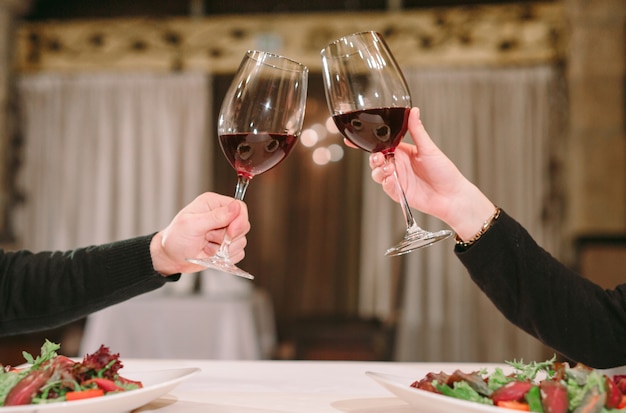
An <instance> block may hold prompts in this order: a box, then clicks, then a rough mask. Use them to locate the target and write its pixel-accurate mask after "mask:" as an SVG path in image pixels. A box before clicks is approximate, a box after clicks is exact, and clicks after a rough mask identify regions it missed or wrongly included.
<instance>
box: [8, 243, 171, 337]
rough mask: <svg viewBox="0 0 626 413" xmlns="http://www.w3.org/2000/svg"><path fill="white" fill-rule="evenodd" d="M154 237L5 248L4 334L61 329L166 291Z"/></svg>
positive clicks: (169, 278)
mask: <svg viewBox="0 0 626 413" xmlns="http://www.w3.org/2000/svg"><path fill="white" fill-rule="evenodd" d="M151 239H152V235H150V236H143V237H137V238H133V239H129V240H125V241H119V242H113V243H109V244H104V245H98V246H91V247H86V248H79V249H75V250H72V251H67V252H40V253H32V252H29V251H17V252H3V251H2V250H0V336H7V335H12V334H21V333H27V332H32V331H36V330H44V329H48V328H54V327H58V326H60V325H63V324H66V323H68V322H71V321H74V320H77V319H80V318H82V317H84V316H86V315H87V314H89V313H92V312H94V311H97V310H100V309H102V308H104V307H107V306H110V305H113V304H116V303H119V302H121V301H124V300H127V299H129V298H131V297H134V296H136V295H139V294H142V293H145V292H148V291H151V290H154V289H156V288H158V287H161V286H162V285H163V284H165V283H166V282H167V281H170V280H176V279H178V277H177V276H172V277H167V278H166V277H163V276H162V275H160V274H158V273H156V272H155V271H154V269H153V266H152V259H151V256H150V240H151Z"/></svg>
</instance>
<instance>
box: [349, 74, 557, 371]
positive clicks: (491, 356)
mask: <svg viewBox="0 0 626 413" xmlns="http://www.w3.org/2000/svg"><path fill="white" fill-rule="evenodd" d="M405 75H406V77H407V81H408V83H409V85H410V88H411V91H412V96H413V103H414V105H415V106H419V107H420V109H421V114H422V120H423V122H424V124H425V126H426V129H427V130H428V131H429V133H430V135H431V136H432V137H433V139H434V140H435V142H436V143H437V144H438V145H439V147H440V148H441V149H442V150H443V151H444V152H445V153H446V154H447V155H448V156H449V157H450V158H451V159H452V160H453V161H454V162H455V163H456V165H457V166H458V167H459V169H461V171H462V172H463V173H464V174H465V175H466V176H467V177H468V178H469V179H470V180H472V181H473V182H474V183H476V184H477V185H478V186H479V187H480V188H481V189H482V190H483V191H484V192H485V193H486V194H487V195H488V196H489V197H490V198H491V199H492V200H493V201H494V202H495V203H496V204H498V205H500V206H502V207H503V208H504V209H505V210H506V211H507V212H508V213H510V214H511V215H512V216H513V217H515V218H516V219H517V220H518V221H520V222H521V223H522V225H524V226H525V227H526V228H527V229H528V230H529V232H530V233H531V234H532V235H533V236H534V238H535V239H536V240H537V241H538V242H539V243H540V244H541V245H543V246H544V247H545V248H546V249H547V250H549V251H551V252H552V253H553V254H554V255H557V256H558V251H556V249H557V248H558V246H559V236H558V230H559V226H558V222H556V221H554V220H552V221H550V220H545V219H544V217H545V216H546V213H548V215H550V214H549V212H550V211H549V208H553V206H551V205H549V204H548V203H547V200H548V199H549V198H550V190H551V183H552V179H551V178H550V177H549V170H550V165H551V159H552V162H553V161H554V156H556V155H558V154H557V153H555V152H556V151H555V148H557V147H558V145H559V141H560V135H559V134H558V133H557V134H555V131H558V127H559V126H561V125H560V122H559V109H558V108H559V107H560V108H563V107H564V106H563V105H564V102H563V101H562V100H561V101H559V102H557V100H559V99H562V96H561V95H560V94H559V93H558V91H559V85H560V82H559V79H560V76H561V75H560V72H559V70H558V69H556V68H553V67H549V66H538V67H517V68H501V69H493V68H466V69H463V68H445V69H410V70H405ZM559 104H560V106H559ZM407 139H410V138H408V137H407ZM551 157H552V158H551ZM364 186H365V187H364V197H365V199H364V202H363V205H364V221H363V222H364V225H363V234H364V237H363V251H364V254H363V255H362V259H361V268H362V279H361V280H362V284H361V292H362V294H361V302H360V308H361V313H362V315H367V316H372V315H374V316H377V317H379V318H382V319H391V320H392V321H394V322H395V321H397V329H398V330H397V342H396V359H397V360H420V361H435V360H437V361H477V362H480V361H485V362H502V361H504V360H512V359H520V358H524V359H527V360H541V359H542V358H543V357H546V356H550V355H551V353H550V350H549V349H546V348H545V347H544V346H543V345H541V344H540V343H539V342H538V341H537V340H535V339H534V338H532V337H530V336H528V335H527V334H526V333H524V332H522V331H521V330H519V329H517V328H516V327H514V326H513V325H512V324H510V323H509V322H508V321H507V320H506V319H504V317H503V316H502V315H501V314H500V313H499V312H498V311H497V309H496V308H495V307H494V306H493V305H492V304H491V302H489V301H488V299H486V298H485V297H484V295H483V294H482V292H481V291H480V290H479V289H478V288H477V287H476V286H475V285H474V284H473V282H472V281H471V279H470V278H469V276H468V274H467V272H466V270H465V268H464V267H463V266H462V265H461V264H460V262H459V261H458V260H457V259H456V258H455V257H454V254H453V252H452V249H453V246H454V240H452V239H449V240H446V241H444V242H442V243H440V244H438V245H433V246H431V247H429V248H426V249H424V250H420V251H417V252H413V253H411V254H408V255H405V256H404V257H402V258H400V259H402V261H401V264H402V268H401V269H400V270H399V271H400V274H399V275H397V274H394V272H393V270H394V268H393V266H398V262H397V261H395V262H394V260H398V259H399V258H387V257H384V256H383V252H384V251H385V249H386V248H387V247H388V246H390V245H391V244H392V243H394V242H395V241H396V238H398V237H400V236H401V234H402V231H403V228H402V225H403V220H402V217H401V215H400V214H401V211H400V207H399V205H398V204H395V203H392V202H391V201H389V200H388V199H387V197H386V196H384V195H383V193H382V189H381V188H380V186H378V185H376V184H373V182H372V181H371V178H370V170H369V167H367V165H366V169H365V171H364ZM552 215H553V216H554V214H552ZM374 217H376V218H374ZM380 217H387V219H380ZM416 220H417V221H418V224H419V225H420V226H422V227H423V228H426V229H429V230H438V229H441V228H443V227H445V224H443V223H442V222H440V221H438V220H436V219H434V218H432V217H428V216H424V215H422V214H419V213H417V212H416ZM398 267H399V266H398ZM396 279H398V280H400V281H399V282H400V283H401V284H400V285H399V286H398V285H396V284H394V283H395V280H396ZM398 291H399V292H400V296H399V297H398V296H396V295H394V294H395V293H396V292H398ZM398 302H399V303H400V304H401V306H400V311H399V312H398V313H397V314H396V313H394V307H397V305H398ZM396 317H397V320H396Z"/></svg>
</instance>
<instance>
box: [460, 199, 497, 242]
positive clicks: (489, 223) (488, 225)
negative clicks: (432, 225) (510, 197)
mask: <svg viewBox="0 0 626 413" xmlns="http://www.w3.org/2000/svg"><path fill="white" fill-rule="evenodd" d="M500 212H501V209H500V208H499V207H496V212H494V213H493V215H492V216H491V217H490V218H489V219H488V220H486V221H485V222H484V223H483V226H482V227H481V228H480V231H478V232H477V233H476V235H474V236H473V237H472V238H470V239H469V240H467V241H463V240H462V239H461V238H459V236H458V234H457V235H456V236H455V241H456V245H458V246H460V247H463V248H468V247H469V246H471V245H472V244H474V243H475V242H476V241H478V240H479V239H480V237H482V236H483V235H484V234H485V232H487V230H488V229H489V228H491V227H492V226H493V224H494V223H495V222H496V220H497V219H498V218H499V217H500Z"/></svg>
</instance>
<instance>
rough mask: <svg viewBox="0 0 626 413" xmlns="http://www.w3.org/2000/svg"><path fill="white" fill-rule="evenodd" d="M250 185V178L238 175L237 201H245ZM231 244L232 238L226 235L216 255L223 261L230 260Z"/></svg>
mask: <svg viewBox="0 0 626 413" xmlns="http://www.w3.org/2000/svg"><path fill="white" fill-rule="evenodd" d="M249 183H250V178H246V177H245V176H241V175H237V186H236V187H235V199H237V200H239V201H243V197H244V195H245V194H246V189H248V184H249ZM230 242H231V239H230V237H229V236H228V234H225V235H224V239H223V240H222V244H221V245H220V249H219V250H217V253H215V255H216V256H217V257H219V258H221V259H225V260H228V259H230V255H229V253H228V248H229V247H230Z"/></svg>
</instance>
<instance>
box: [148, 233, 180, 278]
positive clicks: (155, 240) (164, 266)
mask: <svg viewBox="0 0 626 413" xmlns="http://www.w3.org/2000/svg"><path fill="white" fill-rule="evenodd" d="M150 257H151V258H152V267H153V268H154V271H155V272H157V273H159V274H161V275H163V276H164V277H167V276H169V275H172V274H177V273H178V272H180V271H176V270H175V269H174V267H175V266H174V265H173V263H172V262H171V260H170V259H169V258H168V257H167V254H165V251H163V234H161V232H157V233H156V234H155V235H154V236H153V237H152V240H151V241H150Z"/></svg>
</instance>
